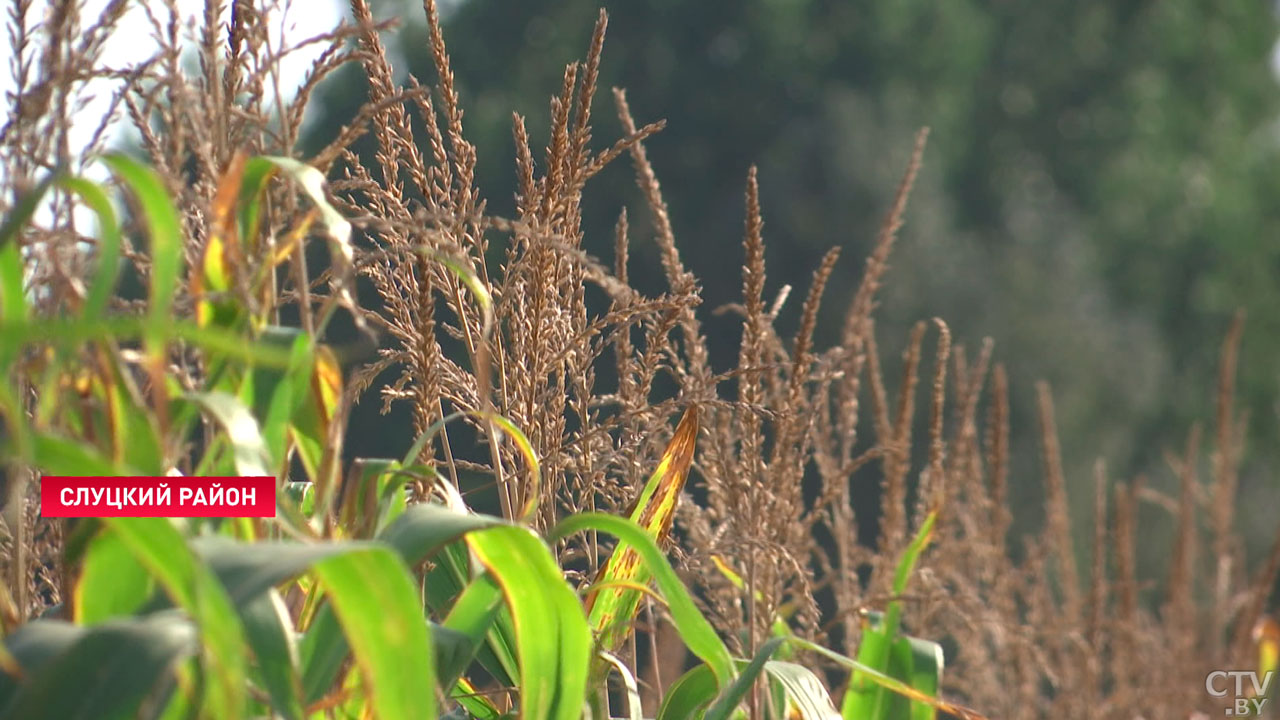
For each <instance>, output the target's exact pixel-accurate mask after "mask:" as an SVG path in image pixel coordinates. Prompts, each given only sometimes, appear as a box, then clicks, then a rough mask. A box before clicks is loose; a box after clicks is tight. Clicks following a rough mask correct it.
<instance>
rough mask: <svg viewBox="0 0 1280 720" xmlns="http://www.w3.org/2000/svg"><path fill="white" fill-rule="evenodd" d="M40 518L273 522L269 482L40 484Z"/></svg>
mask: <svg viewBox="0 0 1280 720" xmlns="http://www.w3.org/2000/svg"><path fill="white" fill-rule="evenodd" d="M40 514H41V515H43V516H44V517H275V514H276V481H275V478H273V477H234V476H233V477H183V476H161V477H67V476H45V477H43V478H41V479H40Z"/></svg>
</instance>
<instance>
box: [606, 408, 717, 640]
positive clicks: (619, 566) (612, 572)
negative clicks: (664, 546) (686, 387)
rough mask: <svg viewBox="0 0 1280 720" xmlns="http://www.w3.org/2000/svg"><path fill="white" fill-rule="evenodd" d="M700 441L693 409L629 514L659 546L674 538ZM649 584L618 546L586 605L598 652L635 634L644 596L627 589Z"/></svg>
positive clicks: (629, 551) (636, 560)
mask: <svg viewBox="0 0 1280 720" xmlns="http://www.w3.org/2000/svg"><path fill="white" fill-rule="evenodd" d="M697 440H698V408H697V406H691V407H690V408H689V409H688V410H686V411H685V414H684V417H683V418H681V419H680V424H679V425H678V426H677V427H676V432H675V435H673V436H672V438H671V442H670V443H668V444H667V449H666V450H665V451H664V452H663V453H662V460H661V461H660V462H659V463H658V469H657V470H655V471H654V472H653V475H651V476H650V477H649V481H648V482H646V483H645V486H644V489H643V490H642V491H641V492H640V496H639V497H638V498H636V501H635V503H634V504H633V505H632V506H631V509H630V511H629V512H628V516H629V517H630V519H631V521H632V522H634V523H636V524H637V525H639V526H640V527H642V528H644V530H645V531H646V532H648V533H649V534H650V535H651V536H652V537H653V538H654V539H655V540H657V541H658V542H659V543H661V542H663V541H664V540H666V538H667V536H668V535H669V534H670V533H671V523H672V521H673V520H674V519H675V512H676V502H677V501H678V500H679V499H680V491H681V490H682V489H683V488H684V483H685V479H686V478H687V477H688V475H689V466H690V465H691V464H692V463H693V449H694V445H695V443H696V442H697ZM649 579H650V574H649V571H648V569H647V568H646V567H645V566H644V564H643V563H642V562H641V561H640V556H639V555H638V554H637V553H636V551H635V549H634V548H632V547H631V546H630V545H628V544H627V543H625V542H620V543H618V546H617V548H615V549H614V551H613V554H612V555H610V556H609V560H608V562H606V563H605V565H604V567H603V568H601V569H600V573H599V574H598V575H597V577H596V584H597V587H596V589H594V590H592V591H591V592H590V593H589V594H588V595H587V599H586V605H587V612H588V622H589V623H590V625H591V629H592V631H593V632H594V633H595V634H596V638H597V640H598V642H599V644H600V649H602V650H605V651H608V652H612V651H613V650H616V649H617V648H618V646H619V645H621V644H622V641H623V640H625V639H626V638H627V636H628V635H629V634H630V633H631V628H632V623H633V621H634V619H635V615H636V611H637V609H638V608H639V606H640V596H641V594H642V593H641V592H640V591H639V590H637V589H635V588H634V587H628V585H646V584H647V583H648V582H649ZM606 583H607V585H605V586H601V585H602V584H606Z"/></svg>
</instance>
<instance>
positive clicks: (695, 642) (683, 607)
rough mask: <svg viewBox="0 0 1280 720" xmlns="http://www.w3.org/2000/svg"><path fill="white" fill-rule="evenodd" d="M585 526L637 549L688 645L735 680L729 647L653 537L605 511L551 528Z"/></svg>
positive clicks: (558, 534) (723, 678) (722, 676)
mask: <svg viewBox="0 0 1280 720" xmlns="http://www.w3.org/2000/svg"><path fill="white" fill-rule="evenodd" d="M584 530H598V531H600V532H606V533H609V534H610V535H613V536H614V537H617V538H618V539H619V540H620V541H622V542H626V543H627V544H628V545H629V546H631V547H632V548H634V549H635V552H636V553H637V555H639V557H640V560H641V562H643V563H644V564H645V566H646V567H647V568H648V572H649V573H650V574H652V576H653V579H654V582H655V583H656V584H657V586H658V589H659V590H660V591H661V594H662V597H663V599H664V600H666V601H667V609H668V612H670V613H671V620H672V622H673V623H674V624H675V626H676V631H677V632H679V634H680V638H681V639H682V640H683V641H684V643H685V645H687V646H688V648H689V650H690V651H692V652H693V654H694V655H697V656H698V657H699V658H700V659H701V660H702V661H703V662H705V663H707V665H709V666H711V670H712V672H713V673H715V676H716V681H717V683H718V684H719V685H720V686H724V685H727V684H728V683H730V682H732V681H733V678H734V676H735V675H736V674H737V672H736V670H735V669H734V666H733V658H732V656H731V655H730V654H729V650H728V648H726V647H725V645H724V642H723V641H721V640H720V637H719V636H718V635H716V631H715V629H714V628H712V627H711V623H709V622H707V619H706V618H705V617H704V616H703V615H702V612H701V611H700V610H698V606H697V605H696V604H694V602H693V597H692V596H690V595H689V590H688V589H687V588H686V587H685V586H684V583H683V582H681V580H680V577H679V576H678V575H676V572H675V570H673V569H672V568H671V564H670V563H669V562H667V559H666V557H665V556H663V554H662V551H661V550H659V549H658V545H657V543H656V542H654V540H653V538H652V537H651V536H650V535H649V534H648V533H646V532H645V531H644V530H642V529H641V528H640V527H638V526H637V525H636V524H635V523H633V522H631V521H630V520H627V519H625V518H620V517H616V516H614V515H608V514H605V513H581V514H578V515H574V516H572V517H569V518H566V519H565V520H563V521H561V522H560V524H559V525H557V526H556V527H555V528H554V529H553V530H552V531H551V538H552V539H553V540H556V539H560V538H564V537H567V536H569V535H572V534H574V533H577V532H582V531H584Z"/></svg>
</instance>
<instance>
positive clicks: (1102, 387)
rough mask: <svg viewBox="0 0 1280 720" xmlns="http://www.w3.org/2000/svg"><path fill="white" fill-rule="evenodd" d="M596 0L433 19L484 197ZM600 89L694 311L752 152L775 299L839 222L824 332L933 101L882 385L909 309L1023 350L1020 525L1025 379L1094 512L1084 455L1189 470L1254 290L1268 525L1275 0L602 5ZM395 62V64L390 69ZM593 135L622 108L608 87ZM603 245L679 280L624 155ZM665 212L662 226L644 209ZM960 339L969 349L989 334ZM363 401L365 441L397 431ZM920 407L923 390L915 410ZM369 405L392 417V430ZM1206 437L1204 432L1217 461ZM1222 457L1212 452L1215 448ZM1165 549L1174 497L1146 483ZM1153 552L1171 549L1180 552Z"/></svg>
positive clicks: (728, 276)
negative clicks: (1191, 443) (628, 222)
mask: <svg viewBox="0 0 1280 720" xmlns="http://www.w3.org/2000/svg"><path fill="white" fill-rule="evenodd" d="M601 3H602V0H561V1H559V2H549V1H541V0H522V1H521V2H504V1H500V0H465V1H463V2H453V3H446V4H445V6H444V8H443V10H444V15H445V18H446V27H445V39H446V42H447V43H448V45H449V50H450V52H451V56H452V60H453V69H454V72H455V74H456V76H457V82H458V87H459V91H460V93H461V98H462V104H463V107H464V108H465V110H466V117H465V120H464V126H465V127H466V129H467V133H468V136H469V138H470V140H471V141H472V142H473V143H475V144H476V145H477V146H478V148H479V153H480V157H479V162H480V167H479V181H478V184H479V186H480V188H481V189H482V191H483V192H484V193H485V197H486V198H487V200H488V203H489V206H488V207H489V211H490V212H493V213H496V214H499V215H507V216H510V215H511V214H513V211H514V201H513V193H514V183H515V172H514V163H513V159H514V145H513V142H512V139H511V113H512V111H516V112H519V113H520V114H522V115H524V116H525V117H526V118H527V121H528V125H529V128H530V134H531V136H532V137H533V138H534V140H535V158H536V157H538V152H537V150H536V147H537V146H540V145H542V144H544V143H545V141H546V140H545V138H546V128H547V125H548V100H549V97H550V95H551V94H552V93H555V92H557V91H558V90H559V87H560V82H561V76H562V73H563V69H564V65H565V64H566V63H567V62H570V61H573V60H577V59H581V58H583V57H584V56H585V54H586V50H587V43H588V41H589V38H590V32H591V27H592V25H593V23H594V22H595V20H596V16H597V11H598V9H599V7H600V5H601ZM604 4H605V6H606V8H607V9H608V11H609V13H610V22H609V32H608V37H607V40H606V43H605V50H604V62H603V66H602V69H601V85H602V87H603V88H607V87H609V86H619V87H624V88H626V90H627V92H628V97H629V100H630V104H631V108H632V111H633V112H634V114H635V116H636V119H637V121H638V122H640V123H642V124H643V123H645V122H649V121H653V120H657V119H660V118H665V119H666V120H667V121H668V125H667V128H666V129H665V130H664V131H663V132H662V133H660V134H659V135H658V136H657V137H655V138H653V139H652V140H651V141H649V142H648V143H647V146H648V149H649V156H650V159H651V161H652V162H653V165H654V167H655V169H656V171H657V172H658V176H659V179H660V180H661V182H662V186H663V190H664V192H665V194H666V199H667V202H668V204H669V206H670V211H671V214H672V219H673V222H674V227H675V232H676V240H677V243H678V245H679V247H680V249H681V252H682V254H683V257H684V259H685V262H686V265H687V266H688V267H689V268H690V269H691V270H692V271H693V272H694V273H696V274H697V275H698V277H699V278H700V279H701V281H702V285H703V290H704V293H703V297H704V309H706V310H710V309H713V308H715V307H718V306H720V305H722V304H724V303H728V302H734V301H736V300H738V299H739V296H740V291H741V290H740V289H741V279H740V275H739V267H740V265H741V252H742V250H741V234H742V217H743V188H744V182H745V178H746V173H747V168H748V167H749V166H750V165H752V164H756V165H758V166H759V169H760V184H761V192H762V204H763V210H764V217H765V238H766V244H767V256H766V259H767V261H768V269H769V279H768V285H767V286H766V296H767V297H769V298H772V297H773V296H775V295H776V293H777V292H778V290H779V289H780V288H781V287H782V286H783V285H784V284H790V285H793V286H795V288H796V293H795V294H794V295H793V296H792V300H791V301H790V302H789V303H788V305H787V306H786V307H785V309H784V311H783V313H782V314H781V316H780V317H781V319H780V321H779V324H780V326H781V327H782V328H784V329H785V330H791V329H793V328H794V327H795V324H796V322H797V319H798V316H799V310H800V308H799V306H800V302H801V299H802V298H803V293H804V291H805V290H806V289H807V287H808V284H809V278H810V274H811V273H812V271H813V270H814V269H815V268H816V267H817V265H818V261H819V259H820V257H821V256H822V255H823V253H824V252H826V250H827V249H828V248H829V247H831V246H832V245H840V246H843V248H844V254H843V255H842V258H841V261H840V264H839V266H838V269H837V271H836V276H835V278H834V279H833V282H832V283H831V285H830V287H829V288H828V291H827V295H826V297H827V301H826V304H825V307H824V312H823V314H822V316H821V322H820V329H819V333H818V344H819V347H822V346H825V345H828V344H830V343H831V342H833V341H834V339H835V337H836V335H837V333H838V332H839V327H840V324H841V321H842V316H843V312H844V310H845V308H846V307H847V306H848V303H849V300H850V299H851V295H852V292H853V290H854V288H855V287H856V284H857V282H858V280H859V278H860V277H861V274H862V267H863V265H862V263H863V259H864V258H865V256H866V254H867V252H868V251H869V248H870V246H871V243H872V242H873V240H874V237H875V233H876V229H877V227H878V225H879V223H880V221H881V218H882V215H883V214H884V212H885V211H886V210H887V208H888V207H889V204H890V201H891V198H892V195H893V193H894V191H895V189H896V186H897V183H898V181H899V178H900V177H901V174H902V172H903V169H904V167H905V164H906V160H907V157H908V155H909V152H910V149H911V140H912V136H913V134H914V133H915V132H916V130H917V129H918V128H919V127H920V126H923V125H928V126H930V127H931V128H932V134H931V136H930V140H929V147H928V150H927V152H926V155H925V165H924V169H923V172H922V175H921V179H920V181H919V183H918V184H917V186H916V190H915V192H914V194H913V195H912V198H911V203H910V206H909V208H908V211H907V214H906V226H905V228H904V229H903V232H902V234H901V236H900V242H899V244H898V246H897V248H896V250H895V252H894V256H893V259H892V262H891V265H892V268H891V270H890V272H889V275H888V281H887V285H886V289H885V291H884V293H883V294H882V295H881V301H882V302H881V307H880V310H879V311H878V324H877V327H878V331H879V338H880V344H881V348H882V351H883V353H884V354H885V358H886V365H885V367H886V373H887V374H888V380H889V382H890V383H891V384H895V385H896V382H897V374H898V366H897V364H896V363H895V362H894V360H893V358H895V357H896V356H897V355H898V353H899V352H900V351H901V349H902V347H903V346H904V343H905V337H906V335H907V332H908V330H909V328H910V326H911V324H912V323H914V322H915V321H917V320H921V319H928V318H930V317H933V316H940V317H942V318H944V319H945V320H946V321H947V322H948V323H949V324H950V326H951V328H952V330H953V332H954V335H955V338H956V340H957V341H958V342H962V343H964V344H965V345H966V346H967V347H968V348H969V349H970V351H971V353H976V351H977V349H978V348H979V347H980V346H981V342H982V340H983V338H984V337H988V336H990V337H991V338H993V339H994V340H995V343H996V345H995V347H996V357H997V359H999V360H1000V361H1002V362H1004V363H1005V364H1006V365H1007V366H1008V368H1009V370H1010V373H1011V374H1010V378H1011V391H1012V401H1013V404H1014V437H1013V441H1014V442H1013V447H1014V455H1015V458H1016V464H1015V466H1014V472H1013V474H1012V476H1011V500H1012V501H1013V502H1014V503H1015V504H1016V508H1015V516H1016V517H1017V524H1015V531H1016V530H1018V529H1019V528H1021V529H1031V528H1036V527H1038V526H1039V525H1040V524H1041V522H1042V518H1043V511H1042V509H1041V503H1042V493H1041V485H1042V480H1041V476H1042V475H1041V472H1040V469H1039V458H1038V453H1039V447H1038V441H1037V440H1038V429H1037V426H1036V420H1035V414H1034V399H1035V392H1034V382H1035V381H1036V380H1038V379H1044V380H1048V381H1049V382H1050V383H1052V386H1053V390H1054V397H1055V399H1056V403H1057V410H1058V426H1059V430H1060V436H1061V441H1062V446H1063V453H1064V459H1065V465H1066V471H1067V477H1068V480H1069V482H1070V483H1071V492H1072V502H1073V505H1075V510H1076V512H1075V513H1074V514H1075V517H1076V520H1077V522H1079V523H1080V524H1081V528H1080V530H1079V532H1080V534H1081V535H1082V536H1083V537H1088V536H1089V535H1088V533H1087V531H1085V530H1084V525H1086V524H1088V523H1089V522H1090V520H1089V515H1090V511H1089V508H1091V507H1092V487H1093V483H1092V480H1091V477H1092V474H1091V473H1092V466H1093V463H1094V461H1095V459H1097V458H1099V457H1101V458H1104V459H1105V460H1106V462H1107V465H1108V468H1109V472H1110V475H1111V477H1112V478H1113V479H1125V480H1127V479H1130V478H1132V477H1134V476H1136V475H1138V474H1144V475H1145V476H1146V478H1147V482H1148V484H1149V485H1151V486H1153V487H1156V488H1160V489H1164V490H1168V491H1174V490H1175V489H1176V482H1175V479H1174V475H1173V473H1172V471H1171V470H1170V468H1169V466H1168V463H1167V462H1166V460H1165V456H1166V453H1167V452H1170V451H1173V452H1179V453H1180V452H1181V448H1182V446H1183V444H1184V442H1185V438H1186V436H1187V434H1188V431H1189V430H1190V428H1191V426H1192V423H1193V422H1194V421H1196V420H1202V421H1203V422H1204V423H1205V431H1206V437H1207V438H1211V437H1212V421H1213V417H1214V405H1213V401H1214V395H1215V385H1216V378H1217V364H1218V352H1219V347H1220V344H1221V341H1222V339H1223V337H1224V336H1225V334H1226V331H1227V328H1228V325H1229V323H1230V320H1231V317H1232V314H1233V313H1234V311H1235V310H1236V309H1237V308H1244V309H1246V310H1247V312H1248V320H1247V324H1246V326H1245V335H1244V342H1243V347H1242V354H1241V363H1240V373H1239V388H1240V389H1239V407H1240V408H1241V409H1243V410H1245V411H1247V412H1248V413H1249V420H1250V433H1249V436H1248V445H1247V447H1246V448H1245V460H1244V472H1243V475H1242V477H1241V480H1240V493H1241V503H1240V513H1241V514H1240V516H1239V518H1240V522H1241V523H1242V524H1243V525H1244V527H1243V528H1242V530H1243V531H1244V532H1245V534H1246V536H1247V537H1248V539H1249V548H1248V549H1249V557H1250V558H1257V557H1258V556H1259V555H1260V554H1261V553H1262V552H1263V551H1264V549H1265V547H1266V546H1267V545H1268V544H1269V543H1270V542H1271V540H1272V538H1273V537H1274V533H1275V528H1276V521H1277V520H1276V508H1277V507H1280V483H1277V481H1276V479H1275V478H1276V471H1277V470H1278V469H1280V448H1278V447H1277V444H1276V442H1275V439H1276V437H1277V431H1280V410H1278V405H1277V401H1278V400H1280V367H1278V366H1277V363H1276V358H1277V357H1280V352H1277V351H1278V350H1280V313H1278V312H1277V308H1278V307H1280V304H1278V302H1277V301H1278V300H1280V284H1278V283H1277V279H1278V278H1280V232H1278V231H1280V126H1278V125H1277V120H1280V83H1278V82H1277V73H1276V68H1275V62H1274V57H1275V50H1276V42H1277V37H1278V36H1280V25H1278V23H1277V15H1276V7H1275V6H1274V5H1273V4H1271V3H1266V2H1193V1H1192V0H1164V1H1162V2H1151V1H1147V2H1136V1H1131V0H1037V1H1036V2H1014V1H1009V0H1004V1H1000V0H996V1H992V2H986V3H977V2H970V1H968V0H947V1H946V2H937V1H936V0H898V1H896V2H851V1H840V2H836V1H825V2H823V1H816V0H811V1H805V0H744V1H742V2H732V3H730V2H724V3H709V2H677V1H676V0H626V1H625V2H607V3H604ZM375 7H378V8H379V9H380V19H382V18H389V17H393V16H398V17H401V18H402V21H401V25H400V28H399V30H397V31H396V32H395V33H394V34H393V35H392V36H390V37H388V38H387V42H388V45H389V46H390V47H391V49H392V51H393V54H394V55H395V56H396V57H397V58H398V59H399V63H400V70H401V72H402V73H404V72H412V73H413V74H414V75H416V76H417V77H419V78H420V79H421V80H422V81H423V82H424V83H433V82H434V81H435V72H434V70H433V69H432V66H431V63H430V58H429V55H428V51H427V43H426V40H425V38H426V34H425V29H424V27H425V25H424V22H423V17H422V8H421V5H420V4H415V3H409V2H400V1H398V0H384V1H383V2H382V3H381V5H380V6H377V5H375ZM347 70H348V71H347V72H344V73H340V74H339V75H338V76H337V77H336V78H335V79H334V80H333V81H331V82H330V83H329V84H328V85H326V86H325V87H324V88H323V92H321V93H320V94H319V96H318V102H317V104H315V105H313V107H312V110H311V113H312V114H311V116H310V118H309V120H308V123H309V124H308V128H309V134H308V138H309V139H308V141H307V146H306V147H304V148H302V150H303V152H304V153H305V152H310V151H315V150H316V149H318V148H319V147H321V146H322V145H323V144H324V142H325V141H327V140H328V139H330V138H332V137H333V136H334V134H335V133H336V132H337V128H338V127H339V126H340V125H341V124H342V123H345V122H348V121H350V120H351V118H352V115H353V113H354V110H355V108H356V107H358V106H359V104H360V101H361V99H362V98H363V96H364V93H365V87H364V84H363V79H362V77H361V74H360V72H359V70H358V69H357V68H355V67H354V66H349V67H348V68H347ZM399 79H401V80H403V74H402V76H401V77H400V78H399ZM594 127H595V133H594V134H595V143H594V145H595V147H597V148H603V147H605V146H607V145H608V144H610V143H612V142H613V141H614V140H615V139H616V138H618V137H619V136H620V135H621V130H620V127H619V124H618V122H617V120H616V119H615V117H614V113H613V107H612V101H611V98H610V97H609V96H608V94H607V93H601V95H600V96H598V97H597V104H596V113H595V122H594ZM586 193H587V198H586V201H585V206H586V207H587V208H588V210H589V212H590V213H591V214H589V215H588V216H587V217H586V219H585V226H586V231H587V241H586V248H587V250H588V251H589V252H591V253H592V254H593V255H595V256H597V257H599V258H602V259H604V260H606V261H608V262H610V263H611V261H612V228H613V223H614V222H615V220H616V218H617V214H618V211H619V210H620V209H621V208H622V207H623V206H624V205H630V207H631V208H632V210H633V212H632V213H631V217H632V222H633V224H632V227H633V233H632V237H633V243H632V268H631V273H632V278H633V280H634V281H635V284H636V285H637V286H638V287H640V288H641V289H645V290H658V289H660V288H661V287H662V280H661V275H660V269H659V265H658V258H657V254H656V249H655V247H654V246H653V244H652V243H651V242H648V239H649V238H651V236H652V235H651V233H648V228H646V227H644V226H643V225H642V223H643V222H644V221H643V217H644V213H643V212H640V210H641V208H642V207H643V205H642V203H641V202H640V200H639V195H638V193H637V191H636V190H635V187H634V183H633V175H632V170H631V168H630V166H629V164H628V162H627V161H626V159H625V158H624V159H623V160H621V161H619V162H617V163H615V164H614V165H613V166H612V167H610V168H609V169H608V170H607V171H606V172H605V173H604V174H603V176H602V177H600V178H599V179H598V180H597V181H595V182H594V183H592V184H589V185H588V187H587V190H586ZM647 233H648V234H647ZM704 317H706V319H707V322H708V326H707V330H708V332H709V334H710V336H711V341H712V346H713V350H714V351H715V353H716V354H715V355H713V358H712V359H713V361H714V362H715V366H716V367H717V368H718V369H725V368H727V367H730V366H731V365H733V364H734V361H735V359H736V352H737V343H738V340H739V336H740V333H741V328H740V325H739V324H738V323H736V322H735V321H734V320H733V319H732V318H731V317H729V316H725V317H718V318H717V317H712V316H711V315H710V314H709V313H707V314H705V315H704ZM971 356H972V355H971ZM379 404H380V403H379V402H377V401H376V400H373V399H370V400H367V401H366V402H365V403H364V404H363V405H362V406H361V407H360V408H359V410H358V414H357V420H356V422H354V423H353V427H354V428H357V432H359V430H358V429H359V428H361V427H366V428H370V431H369V433H368V436H367V437H355V438H352V440H351V449H352V451H353V452H355V453H357V454H365V455H375V456H378V455H394V454H397V450H398V449H402V448H403V447H404V446H405V445H406V444H407V443H408V442H409V441H410V438H409V434H410V429H409V422H408V421H407V418H404V422H399V423H394V424H395V425H396V427H399V428H403V430H402V431H400V432H399V433H396V432H388V431H387V423H385V422H376V423H375V422H368V423H362V422H360V419H359V418H360V417H361V416H362V415H364V416H368V417H369V419H370V420H372V419H373V418H374V417H376V414H377V412H378V406H379ZM924 415H926V413H924V412H921V413H920V416H921V420H923V419H924V417H923V416H924ZM374 428H376V431H375V430H374ZM1210 449H1211V448H1210V446H1208V445H1206V446H1205V448H1204V452H1202V453H1201V457H1202V458H1204V461H1203V462H1204V463H1205V468H1206V470H1207V467H1208V462H1209V450H1210ZM1201 477H1202V478H1204V477H1207V472H1206V473H1204V474H1202V476H1201ZM1150 510H1151V512H1152V515H1151V516H1150V517H1147V516H1143V518H1140V523H1144V524H1143V525H1141V527H1140V532H1141V535H1140V537H1142V538H1144V539H1146V540H1150V541H1151V542H1150V544H1149V545H1148V546H1147V547H1149V548H1151V550H1150V552H1152V553H1154V554H1160V555H1163V554H1164V550H1163V548H1166V547H1167V544H1166V542H1164V541H1163V540H1164V538H1162V537H1161V536H1162V533H1168V532H1169V528H1171V523H1169V522H1168V521H1167V518H1166V519H1161V518H1160V516H1159V513H1158V512H1157V511H1156V510H1155V509H1154V508H1151V509H1150ZM1162 565H1163V563H1162Z"/></svg>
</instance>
